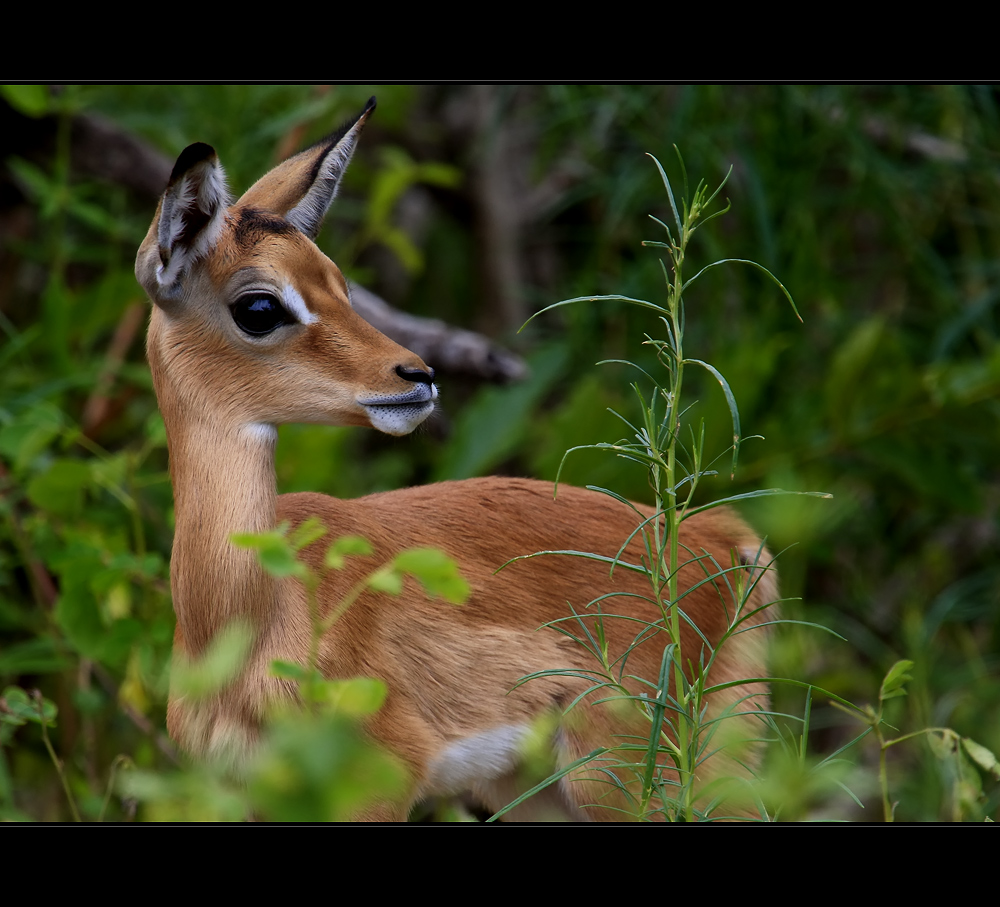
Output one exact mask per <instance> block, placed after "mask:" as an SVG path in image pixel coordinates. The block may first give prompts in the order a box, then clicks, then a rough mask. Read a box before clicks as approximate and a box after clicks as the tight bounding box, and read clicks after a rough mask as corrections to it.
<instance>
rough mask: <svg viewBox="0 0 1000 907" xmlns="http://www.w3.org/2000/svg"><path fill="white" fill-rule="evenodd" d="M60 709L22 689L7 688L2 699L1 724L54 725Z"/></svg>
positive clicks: (0, 706)
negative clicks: (29, 723)
mask: <svg viewBox="0 0 1000 907" xmlns="http://www.w3.org/2000/svg"><path fill="white" fill-rule="evenodd" d="M57 714H58V709H57V708H56V706H55V703H54V702H52V701H51V700H49V699H44V698H42V697H38V699H36V698H35V697H32V696H29V695H28V694H27V693H26V692H25V691H24V690H22V689H21V688H20V687H7V689H6V690H4V691H3V698H2V699H0V722H3V723H5V724H25V723H26V722H28V721H30V722H32V723H34V724H44V725H47V726H48V725H52V724H54V723H55V719H56V715H57Z"/></svg>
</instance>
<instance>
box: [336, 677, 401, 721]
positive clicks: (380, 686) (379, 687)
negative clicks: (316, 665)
mask: <svg viewBox="0 0 1000 907" xmlns="http://www.w3.org/2000/svg"><path fill="white" fill-rule="evenodd" d="M321 690H322V700H320V701H322V702H324V703H326V704H327V705H329V706H330V707H332V708H333V709H334V711H336V712H340V713H341V714H344V715H349V716H351V717H354V718H365V717H367V716H368V715H374V714H375V712H377V711H378V710H379V709H380V708H382V705H383V703H384V702H385V698H386V696H387V695H388V694H389V688H388V687H387V686H386V685H385V683H384V681H381V680H378V679H377V678H375V677H352V678H350V679H347V680H324V681H322V687H321Z"/></svg>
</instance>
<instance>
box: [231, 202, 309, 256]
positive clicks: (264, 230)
mask: <svg viewBox="0 0 1000 907" xmlns="http://www.w3.org/2000/svg"><path fill="white" fill-rule="evenodd" d="M298 232H299V231H298V230H297V229H296V228H295V227H293V226H292V225H291V224H290V223H288V221H287V220H285V219H284V218H283V217H278V215H276V214H271V212H269V211H262V210H261V209H260V208H243V209H241V210H240V213H239V218H238V219H237V221H236V224H235V226H234V227H233V239H234V240H235V241H236V244H237V245H238V246H239V247H240V248H242V249H249V248H251V247H252V246H255V245H257V243H259V242H260V241H261V240H263V239H267V238H268V237H270V236H291V235H292V234H295V233H298Z"/></svg>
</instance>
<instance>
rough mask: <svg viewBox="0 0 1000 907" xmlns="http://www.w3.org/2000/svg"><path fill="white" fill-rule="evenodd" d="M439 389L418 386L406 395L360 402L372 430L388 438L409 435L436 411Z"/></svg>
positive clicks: (370, 398) (392, 395) (391, 395)
mask: <svg viewBox="0 0 1000 907" xmlns="http://www.w3.org/2000/svg"><path fill="white" fill-rule="evenodd" d="M436 399H437V388H436V387H435V386H434V385H433V384H418V385H417V386H416V387H414V388H413V390H411V391H407V393H405V394H388V395H386V396H384V397H383V396H377V397H369V398H368V399H366V400H358V405H359V406H361V407H362V408H363V409H364V411H365V413H366V414H367V415H368V421H369V422H370V423H371V426H372V428H377V429H378V430H379V431H381V432H385V433H386V434H387V435H407V434H409V433H410V432H411V431H413V429H415V428H416V427H417V426H418V425H419V424H420V423H421V422H423V421H424V419H426V418H427V417H428V416H429V415H430V414H431V413H432V412H433V411H434V401H435V400H436Z"/></svg>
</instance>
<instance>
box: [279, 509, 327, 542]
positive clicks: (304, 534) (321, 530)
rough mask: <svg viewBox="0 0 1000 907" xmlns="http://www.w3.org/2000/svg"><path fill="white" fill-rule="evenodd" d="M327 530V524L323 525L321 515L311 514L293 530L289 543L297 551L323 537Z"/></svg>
mask: <svg viewBox="0 0 1000 907" xmlns="http://www.w3.org/2000/svg"><path fill="white" fill-rule="evenodd" d="M326 531H327V530H326V526H324V525H323V523H322V521H321V520H320V519H319V517H315V516H311V517H309V519H307V520H305V521H304V522H302V523H300V524H299V525H298V526H296V527H295V529H293V530H292V533H291V535H289V536H288V543H289V544H290V545H291V546H292V548H293V549H294V550H295V551H301V550H302V549H303V548H305V547H307V546H309V545H311V544H312V543H313V542H315V541H317V540H318V539H321V538H323V536H324V535H326Z"/></svg>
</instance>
